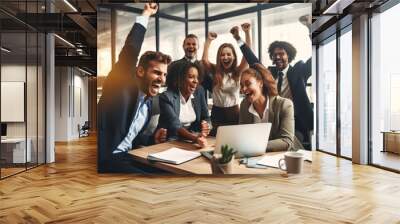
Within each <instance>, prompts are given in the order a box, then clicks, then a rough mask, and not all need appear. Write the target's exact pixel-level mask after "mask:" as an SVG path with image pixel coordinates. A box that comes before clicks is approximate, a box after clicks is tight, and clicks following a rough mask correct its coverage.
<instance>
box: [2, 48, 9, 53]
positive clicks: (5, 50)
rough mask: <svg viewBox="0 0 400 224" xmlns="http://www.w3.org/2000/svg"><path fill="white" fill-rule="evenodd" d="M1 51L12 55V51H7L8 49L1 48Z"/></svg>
mask: <svg viewBox="0 0 400 224" xmlns="http://www.w3.org/2000/svg"><path fill="white" fill-rule="evenodd" d="M1 50H2V51H4V52H6V53H10V52H11V50H9V49H7V48H5V47H1Z"/></svg>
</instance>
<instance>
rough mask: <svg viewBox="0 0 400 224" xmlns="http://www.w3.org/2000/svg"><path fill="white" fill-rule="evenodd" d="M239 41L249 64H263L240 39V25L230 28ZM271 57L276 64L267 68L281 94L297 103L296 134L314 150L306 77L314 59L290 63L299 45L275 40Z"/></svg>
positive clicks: (269, 50)
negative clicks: (295, 45) (296, 46)
mask: <svg viewBox="0 0 400 224" xmlns="http://www.w3.org/2000/svg"><path fill="white" fill-rule="evenodd" d="M305 19H307V18H304V16H303V17H301V18H300V22H301V23H302V24H304V25H306V26H308V27H309V24H308V23H310V22H307V21H308V20H307V21H306V22H304V20H305ZM231 32H232V34H233V36H234V38H235V39H236V40H238V43H239V46H240V49H241V51H242V53H243V56H244V57H245V58H246V60H247V62H248V63H249V65H250V66H252V65H254V64H255V63H260V61H259V60H258V58H257V57H256V56H255V55H254V53H253V52H252V51H251V49H250V48H249V47H248V46H247V45H245V44H244V43H243V41H241V39H240V36H239V31H238V28H237V27H235V28H233V29H232V30H231ZM268 53H269V56H270V58H271V60H272V62H273V64H274V65H275V66H270V67H268V70H269V71H270V72H271V73H272V76H273V77H274V79H275V81H276V82H277V88H278V94H279V95H280V96H282V97H284V98H288V99H291V100H292V101H293V104H294V117H295V131H296V132H295V135H296V137H297V138H298V139H299V140H300V141H301V142H302V143H303V147H304V148H305V149H311V145H310V143H311V136H310V132H311V131H312V130H313V127H314V119H313V118H314V112H313V108H312V105H311V103H310V100H309V98H308V95H307V91H306V85H307V80H308V78H309V77H310V76H311V58H309V59H308V60H307V61H306V62H303V61H299V62H297V63H296V64H295V65H294V66H292V65H290V63H291V62H292V61H293V59H294V58H295V57H296V48H295V47H294V46H293V45H292V44H290V43H288V42H286V41H274V42H273V43H271V45H270V46H269V48H268Z"/></svg>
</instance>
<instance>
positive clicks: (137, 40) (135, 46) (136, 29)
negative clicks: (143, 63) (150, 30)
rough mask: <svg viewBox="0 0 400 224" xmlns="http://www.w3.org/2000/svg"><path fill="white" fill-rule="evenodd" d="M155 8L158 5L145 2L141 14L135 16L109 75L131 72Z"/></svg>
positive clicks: (155, 10)
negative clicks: (134, 20)
mask: <svg viewBox="0 0 400 224" xmlns="http://www.w3.org/2000/svg"><path fill="white" fill-rule="evenodd" d="M157 9H158V6H157V4H156V3H146V4H145V6H144V9H143V12H142V15H141V16H137V17H136V22H135V24H134V25H133V27H132V29H131V31H130V32H129V34H128V36H127V38H126V40H125V44H124V46H123V47H122V50H121V52H120V54H119V57H118V61H117V63H116V64H115V65H114V66H113V70H112V71H111V72H110V74H109V76H111V77H114V76H127V75H131V74H132V73H133V71H134V67H135V65H136V63H137V60H138V57H139V53H140V50H141V47H142V43H143V40H144V35H145V33H146V28H147V23H148V20H149V17H150V16H152V15H154V14H155V13H156V12H157ZM111 77H110V78H111Z"/></svg>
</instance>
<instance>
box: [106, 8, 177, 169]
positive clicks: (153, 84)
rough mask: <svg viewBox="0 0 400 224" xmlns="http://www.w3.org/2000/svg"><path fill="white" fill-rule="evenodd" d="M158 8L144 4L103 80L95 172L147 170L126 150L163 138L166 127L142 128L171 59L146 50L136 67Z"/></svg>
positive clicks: (163, 80) (159, 53) (147, 119)
mask: <svg viewBox="0 0 400 224" xmlns="http://www.w3.org/2000/svg"><path fill="white" fill-rule="evenodd" d="M157 8H158V7H157V4H155V3H146V4H145V7H144V10H143V13H142V16H138V17H137V18H136V23H135V24H134V26H133V28H132V30H131V31H130V33H129V35H128V37H127V39H126V42H125V45H124V47H123V48H122V50H121V53H120V55H119V60H118V62H117V63H116V64H115V65H114V66H113V69H112V70H111V72H110V73H109V74H108V76H107V78H106V80H105V82H104V84H103V94H102V96H101V99H100V101H99V104H98V127H99V128H98V172H102V173H103V172H126V173H131V172H146V171H147V169H150V168H147V167H143V166H142V167H141V166H140V165H139V164H135V163H134V162H133V161H132V159H131V157H130V155H129V154H128V151H129V150H131V149H133V148H136V147H137V146H139V145H149V144H152V143H159V142H162V141H165V139H166V134H167V133H166V130H165V129H158V130H157V131H155V133H154V134H150V135H149V134H144V133H143V131H144V130H145V129H146V126H147V124H148V121H149V119H150V115H151V108H152V97H153V96H156V95H157V94H158V92H159V89H160V87H161V86H162V85H163V84H164V83H165V77H166V73H167V66H168V64H169V63H170V61H171V59H170V57H169V56H168V55H165V54H163V53H161V52H154V51H147V52H145V53H144V54H143V55H142V56H141V57H140V59H139V63H138V65H137V67H136V63H137V58H138V56H139V52H140V49H141V45H142V43H143V39H144V35H145V32H146V27H147V23H148V19H149V17H150V16H151V15H154V14H155V13H156V12H157Z"/></svg>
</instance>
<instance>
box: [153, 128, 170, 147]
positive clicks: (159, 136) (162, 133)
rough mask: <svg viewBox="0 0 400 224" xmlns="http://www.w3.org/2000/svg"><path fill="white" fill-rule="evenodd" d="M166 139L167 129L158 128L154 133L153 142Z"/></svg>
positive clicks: (160, 141) (157, 142) (161, 141)
mask: <svg viewBox="0 0 400 224" xmlns="http://www.w3.org/2000/svg"><path fill="white" fill-rule="evenodd" d="M166 140H167V129H164V128H160V129H158V130H157V131H156V133H155V134H154V142H155V143H156V144H159V143H163V142H165V141H166Z"/></svg>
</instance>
